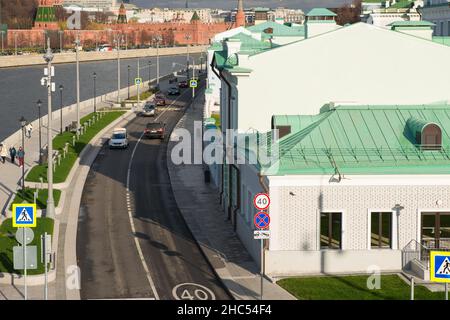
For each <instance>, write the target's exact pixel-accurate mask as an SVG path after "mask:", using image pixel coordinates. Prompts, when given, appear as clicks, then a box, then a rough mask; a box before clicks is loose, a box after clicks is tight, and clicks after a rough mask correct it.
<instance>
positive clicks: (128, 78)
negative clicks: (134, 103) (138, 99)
mask: <svg viewBox="0 0 450 320" xmlns="http://www.w3.org/2000/svg"><path fill="white" fill-rule="evenodd" d="M130 69H131V66H130V65H128V67H127V70H128V76H127V80H128V86H127V88H128V100H130Z"/></svg>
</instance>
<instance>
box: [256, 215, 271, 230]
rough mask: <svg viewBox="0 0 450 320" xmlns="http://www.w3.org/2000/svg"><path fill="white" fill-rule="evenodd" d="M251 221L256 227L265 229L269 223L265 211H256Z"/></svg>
mask: <svg viewBox="0 0 450 320" xmlns="http://www.w3.org/2000/svg"><path fill="white" fill-rule="evenodd" d="M253 223H254V224H255V227H256V228H258V229H267V228H269V225H270V217H269V215H268V214H267V213H265V212H258V213H257V214H255V217H254V218H253Z"/></svg>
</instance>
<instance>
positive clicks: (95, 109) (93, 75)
mask: <svg viewBox="0 0 450 320" xmlns="http://www.w3.org/2000/svg"><path fill="white" fill-rule="evenodd" d="M92 78H93V79H94V114H97V86H96V80H97V73H96V72H94V73H93V74H92Z"/></svg>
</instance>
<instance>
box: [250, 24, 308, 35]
mask: <svg viewBox="0 0 450 320" xmlns="http://www.w3.org/2000/svg"><path fill="white" fill-rule="evenodd" d="M269 28H271V29H272V33H271V34H270V35H272V36H274V37H289V36H291V37H292V36H294V37H304V36H305V27H304V26H296V27H289V26H286V25H284V24H280V23H277V22H273V21H266V22H264V23H260V24H257V25H254V26H250V27H247V29H248V30H249V31H251V32H253V33H263V34H264V31H265V30H267V29H269Z"/></svg>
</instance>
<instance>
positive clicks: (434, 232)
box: [422, 212, 450, 249]
mask: <svg viewBox="0 0 450 320" xmlns="http://www.w3.org/2000/svg"><path fill="white" fill-rule="evenodd" d="M422 245H424V246H425V247H427V248H430V249H450V212H433V213H431V212H430V213H422Z"/></svg>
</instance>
